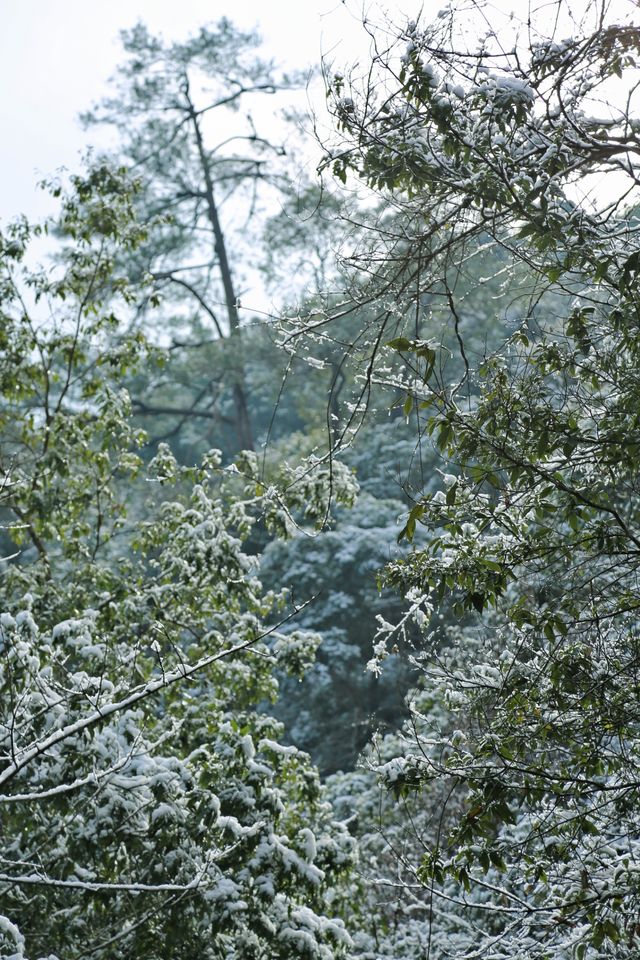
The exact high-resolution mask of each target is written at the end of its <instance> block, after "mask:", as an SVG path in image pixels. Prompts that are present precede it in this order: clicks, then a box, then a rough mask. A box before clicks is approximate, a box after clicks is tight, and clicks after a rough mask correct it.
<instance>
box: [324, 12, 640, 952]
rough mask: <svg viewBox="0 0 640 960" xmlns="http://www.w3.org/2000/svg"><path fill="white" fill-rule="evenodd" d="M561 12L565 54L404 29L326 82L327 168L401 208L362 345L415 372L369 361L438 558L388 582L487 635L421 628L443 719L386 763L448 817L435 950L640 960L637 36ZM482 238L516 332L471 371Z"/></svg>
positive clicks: (422, 877)
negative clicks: (607, 175)
mask: <svg viewBox="0 0 640 960" xmlns="http://www.w3.org/2000/svg"><path fill="white" fill-rule="evenodd" d="M477 6H478V5H474V7H477ZM557 8H558V16H557V18H556V21H555V28H554V29H556V30H557V31H560V30H562V29H568V30H569V31H570V32H571V33H572V36H571V37H570V39H567V40H560V39H559V35H557V36H554V35H550V34H549V33H548V30H551V27H550V26H549V25H548V23H546V22H537V23H536V22H533V21H532V22H531V23H529V24H528V29H527V32H526V33H527V36H526V39H525V32H524V31H523V33H522V34H521V35H519V34H517V32H514V31H515V29H516V28H514V27H513V23H507V24H506V26H505V31H504V32H502V33H500V32H499V31H498V32H496V31H495V30H491V31H489V32H486V33H482V32H480V33H478V32H477V23H476V24H474V23H472V22H471V21H472V18H471V17H467V15H466V13H465V12H464V11H462V10H455V9H451V10H445V11H443V12H442V15H441V16H440V18H439V19H438V20H437V21H436V23H435V25H433V26H429V27H425V28H421V27H420V26H418V25H417V24H415V23H412V24H409V25H408V27H407V28H406V30H405V31H403V35H402V36H401V37H400V38H399V43H400V44H402V45H404V44H406V48H405V51H404V53H402V55H401V56H400V54H399V53H398V54H397V59H396V52H397V47H396V48H395V49H394V48H391V53H387V55H386V57H387V59H386V61H383V57H382V55H380V56H379V57H377V58H376V60H375V62H374V64H373V68H372V72H371V73H370V75H369V77H368V78H367V86H366V89H365V90H364V91H362V92H361V93H360V92H359V91H358V90H357V88H356V86H355V84H354V85H353V86H352V88H351V89H350V90H349V91H348V92H349V93H350V94H351V96H349V97H345V96H344V93H345V80H344V78H342V77H340V78H338V86H337V88H336V100H335V111H336V115H337V119H338V121H339V124H340V126H341V129H342V131H343V133H344V135H345V139H344V141H343V142H342V144H341V145H340V149H339V150H338V151H336V150H334V151H333V153H332V156H331V157H330V159H329V161H328V162H330V163H332V164H333V165H334V167H335V166H336V164H337V167H338V169H337V173H338V175H340V176H345V177H346V175H347V173H348V172H349V171H353V172H354V173H356V174H357V175H358V176H359V177H360V178H363V179H364V180H365V181H366V183H367V184H368V185H369V186H371V187H373V188H374V189H376V190H378V191H382V195H383V196H384V198H385V200H386V202H387V203H388V204H389V205H390V206H391V207H395V209H396V210H397V211H398V212H399V213H400V212H401V214H402V217H403V221H402V224H403V230H402V231H400V230H398V231H397V232H396V233H395V234H393V232H392V231H391V230H390V231H388V232H386V233H385V234H384V235H383V234H382V233H381V235H380V237H379V240H378V243H379V248H381V249H385V250H386V251H387V256H386V260H385V264H384V269H383V270H382V271H381V272H379V274H378V276H377V278H376V279H375V282H374V284H373V287H372V293H371V296H372V297H380V295H381V292H384V291H385V289H387V290H390V291H395V303H394V305H393V307H391V306H387V305H386V304H385V301H384V300H382V299H380V301H379V302H380V304H381V307H382V309H381V321H380V323H379V325H378V328H377V330H376V331H375V334H371V335H370V340H371V342H373V341H374V338H378V340H379V341H383V340H384V339H385V336H384V332H385V330H387V329H389V327H392V328H393V330H394V337H393V339H390V337H389V336H388V335H387V336H386V340H387V341H388V342H389V341H390V342H389V346H388V350H390V351H391V352H393V353H394V354H398V353H400V355H401V356H402V357H404V358H405V360H406V375H405V377H404V379H402V378H401V377H399V376H398V375H397V374H394V373H393V369H392V367H390V366H387V367H386V369H385V367H384V366H383V360H382V358H383V356H384V354H383V351H380V357H381V360H380V361H379V362H378V365H377V371H378V373H377V376H378V378H379V379H386V381H387V382H388V383H389V385H390V386H391V387H393V388H394V389H396V390H397V389H399V388H400V387H404V390H405V392H406V395H407V407H406V410H407V413H409V412H410V411H411V410H413V409H414V408H415V409H416V410H417V412H418V417H417V420H416V422H417V424H418V426H419V429H420V431H421V434H422V436H423V437H424V438H425V442H426V440H427V438H428V437H429V436H431V437H432V438H433V441H434V442H435V445H436V447H437V448H438V449H439V450H440V451H441V453H442V455H443V457H445V458H448V459H449V460H450V462H451V464H452V466H451V469H450V472H448V473H447V475H445V476H444V482H443V484H442V488H441V489H440V490H438V491H436V492H435V493H433V492H431V491H429V492H425V494H423V495H417V496H416V497H415V504H414V507H413V509H412V510H411V512H410V514H409V517H408V522H407V524H406V526H405V530H404V534H405V536H406V537H407V538H408V539H409V540H411V539H412V538H413V537H414V536H415V534H416V531H417V530H418V529H419V528H420V527H424V528H425V529H426V531H427V543H426V545H423V544H422V543H419V544H416V546H415V549H414V551H413V552H412V554H411V555H409V556H408V557H406V558H398V559H397V560H395V561H393V562H392V563H391V565H390V566H389V568H388V581H389V582H390V583H392V584H395V585H396V586H397V587H399V588H400V589H401V590H402V591H403V593H404V594H405V595H406V596H408V597H409V598H410V599H411V603H412V609H413V610H414V612H415V611H416V610H419V609H420V608H422V610H423V611H424V613H425V616H426V615H427V614H428V613H429V612H430V610H431V608H432V606H434V605H435V606H436V607H438V606H441V605H442V603H443V602H445V600H447V598H448V599H449V600H450V602H452V603H453V604H455V605H456V607H457V610H458V613H459V615H460V616H461V617H463V618H467V619H468V618H473V617H476V618H478V617H482V621H481V623H482V627H481V629H480V634H479V636H480V637H481V642H473V640H472V635H471V633H470V632H469V630H466V631H465V632H463V634H462V636H461V637H459V638H458V640H457V645H456V647H452V646H451V643H450V642H449V643H447V642H446V641H442V640H441V638H440V637H438V636H435V637H434V639H433V652H432V655H431V656H430V657H428V658H426V659H423V660H422V661H421V668H422V671H423V674H424V682H425V684H427V689H428V690H429V693H430V696H431V695H434V696H436V697H437V699H438V701H439V703H440V705H441V706H442V708H446V710H447V712H448V714H449V716H450V717H451V718H452V721H453V722H451V723H447V724H445V725H444V727H443V728H442V729H441V730H440V731H439V732H438V733H437V735H431V736H425V735H424V733H423V732H422V731H421V730H420V729H419V719H420V718H419V713H418V715H417V718H416V724H415V725H414V728H413V730H414V732H413V737H412V740H413V746H412V747H411V748H407V747H405V748H403V752H402V754H399V755H398V757H397V758H395V760H394V761H393V762H392V763H390V764H388V765H386V766H385V767H383V768H382V769H381V773H382V776H383V779H385V780H386V782H387V783H388V784H389V786H391V787H393V788H394V789H396V790H398V789H399V788H401V790H402V791H404V790H415V789H425V790H426V791H427V796H434V794H433V793H430V791H433V790H439V789H441V787H442V785H443V784H449V785H450V790H449V792H448V794H447V796H448V798H449V799H447V801H446V802H444V803H443V805H442V808H443V811H444V812H443V821H442V822H443V825H446V823H447V811H448V810H450V809H451V808H452V805H454V807H455V805H458V806H457V807H455V808H456V809H458V810H459V818H458V821H457V822H456V823H453V824H451V825H450V828H449V829H443V830H442V831H441V832H439V833H437V835H433V834H432V835H431V836H429V833H428V832H427V831H426V832H425V836H424V837H423V839H424V842H425V846H426V848H427V850H426V852H423V853H420V852H419V851H418V850H417V849H416V853H415V854H414V856H415V860H414V861H413V869H414V876H413V881H412V882H413V884H414V885H415V884H416V883H417V884H419V885H421V886H422V887H423V889H424V890H425V891H427V892H428V894H429V899H430V902H431V904H432V905H433V904H435V903H437V904H438V909H437V910H436V909H435V907H433V906H432V907H430V909H429V915H428V923H429V924H430V929H431V932H430V934H429V944H430V949H431V950H432V955H438V956H440V955H441V956H445V955H447V956H451V955H453V956H456V957H460V958H462V957H472V956H473V957H475V956H478V955H480V954H482V955H483V956H486V957H491V958H492V960H503V958H504V960H507V958H509V960H511V958H513V957H514V956H522V957H526V958H527V960H533V958H540V960H542V958H547V957H551V956H553V957H577V958H583V957H596V956H597V957H616V958H627V957H629V958H630V957H632V956H635V955H636V954H637V952H638V948H639V940H638V937H639V935H640V933H639V930H638V926H637V916H638V906H639V896H640V888H639V887H638V863H639V860H638V857H639V854H640V851H639V849H638V843H637V836H638V825H639V821H640V808H639V807H638V801H637V783H638V774H639V767H638V761H639V759H640V758H639V757H638V730H639V723H640V698H639V696H638V668H639V665H640V661H639V659H638V654H639V648H638V626H637V610H638V603H639V598H638V545H639V542H640V541H639V534H638V530H639V529H640V497H639V494H640V490H639V489H638V479H637V452H638V437H637V427H638V415H637V411H638V409H639V404H640V394H639V387H640V381H639V380H638V374H637V371H638V360H639V354H638V351H639V347H640V342H639V339H638V329H639V327H638V320H639V315H638V298H637V273H638V271H637V264H638V253H637V249H636V248H637V246H638V228H637V216H636V212H635V209H634V207H633V205H632V204H633V200H634V196H635V195H634V189H635V187H636V185H637V182H638V161H637V157H638V140H637V129H638V121H637V117H636V115H635V114H634V112H633V111H634V90H635V88H633V87H632V84H631V83H628V84H627V86H626V87H625V92H624V95H620V96H618V95H617V94H616V87H615V84H617V83H619V82H620V74H622V81H623V83H624V81H625V76H626V75H625V69H627V68H632V67H634V66H635V64H636V63H637V59H638V46H639V41H638V37H639V34H638V29H637V26H635V25H633V24H631V23H630V24H619V23H617V24H613V23H609V22H607V20H606V18H605V11H604V6H603V5H601V4H599V3H594V4H590V5H589V6H588V9H587V10H586V12H584V16H583V18H582V22H581V23H576V22H572V21H571V20H570V19H569V18H570V16H571V8H570V5H569V4H565V3H559V4H557ZM478 9H479V10H480V13H481V15H482V7H481V6H479V7H478ZM563 18H567V19H563ZM512 34H513V35H512ZM378 49H382V46H381V45H380V46H379V47H378ZM629 90H631V92H629ZM598 98H606V103H607V107H606V115H605V116H604V117H603V110H602V104H601V103H600V104H599V107H600V109H598V107H597V106H596V101H597V100H598ZM336 157H337V159H336ZM614 170H616V171H619V172H620V173H621V174H622V173H624V175H625V176H626V178H627V180H626V183H625V184H624V185H623V186H622V187H621V189H620V193H619V195H618V198H617V199H616V200H615V201H611V202H603V203H602V204H601V206H600V207H599V206H598V205H597V204H596V203H592V202H590V201H589V199H588V197H586V196H581V195H580V193H579V192H578V184H579V183H588V182H589V180H588V178H589V177H591V176H592V175H595V174H600V173H602V172H603V171H614ZM629 200H631V202H629ZM389 222H391V221H389ZM491 248H494V249H497V250H500V251H501V253H500V257H501V259H502V264H501V265H499V266H498V268H497V270H496V275H495V277H494V281H493V282H500V283H501V284H502V298H503V299H502V302H505V301H507V303H508V310H506V309H505V319H506V320H507V322H508V323H509V324H510V325H511V328H510V329H509V326H507V325H506V324H505V327H504V329H503V334H502V336H501V337H499V338H498V339H497V341H496V342H493V343H487V346H486V348H485V350H484V355H478V354H477V353H476V352H475V351H473V352H472V351H469V350H468V349H467V347H468V343H469V337H468V336H467V333H466V331H467V329H468V327H469V326H470V323H469V321H471V320H473V312H472V311H469V309H468V304H469V301H468V290H469V283H470V282H471V285H473V282H474V281H473V277H472V275H471V272H470V270H469V264H470V263H472V262H473V260H474V258H476V257H477V256H478V255H479V253H480V252H481V251H482V250H486V249H491ZM400 260H402V268H400V267H399V266H397V265H398V263H399V262H400ZM363 267H364V269H366V270H368V271H369V272H370V269H371V268H370V264H367V263H364V264H363ZM483 281H484V278H479V281H478V279H476V281H475V285H476V286H478V285H482V283H483ZM436 297H439V298H440V302H441V304H442V307H441V309H440V310H439V311H437V312H436V311H433V310H431V309H428V305H429V303H430V301H432V300H433V299H434V298H436ZM390 299H391V297H390V296H389V295H387V301H388V300H390ZM500 309H503V308H502V307H501V308H500ZM403 322H404V324H405V327H406V329H405V330H404V331H403V330H401V331H400V333H401V334H402V336H398V329H397V328H398V326H402V323H403ZM439 324H440V325H441V326H440V327H439ZM442 327H445V328H446V331H443V330H442ZM447 342H449V343H451V344H454V345H455V344H456V342H457V345H458V348H459V350H458V353H459V360H458V361H457V362H456V364H454V365H452V364H451V363H450V362H448V358H447V356H446V355H445V352H444V351H443V349H442V346H443V345H445V344H446V343H447ZM369 375H370V376H371V377H375V376H376V373H375V372H371V371H370V372H369ZM395 630H396V628H395V627H393V626H392V625H387V626H386V627H384V632H385V633H386V634H387V635H388V636H389V637H390V636H392V635H393V634H394V631H395ZM383 641H384V638H382V640H381V641H380V642H381V643H383ZM425 802H427V803H428V802H429V801H428V799H427V800H426V801H425ZM407 884H408V881H407ZM447 904H449V907H448V909H447ZM443 914H444V915H446V916H443ZM443 931H444V932H445V933H446V934H447V935H446V937H443Z"/></svg>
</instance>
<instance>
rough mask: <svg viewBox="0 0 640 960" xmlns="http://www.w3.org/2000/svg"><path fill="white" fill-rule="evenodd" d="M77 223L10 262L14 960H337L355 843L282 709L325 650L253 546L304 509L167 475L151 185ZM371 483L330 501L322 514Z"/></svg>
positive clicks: (216, 460)
mask: <svg viewBox="0 0 640 960" xmlns="http://www.w3.org/2000/svg"><path fill="white" fill-rule="evenodd" d="M62 205H63V206H62V215H61V217H60V219H59V221H58V230H59V231H60V232H61V233H62V235H63V237H66V240H67V246H66V252H65V253H64V255H63V258H62V260H61V262H60V263H59V264H58V266H57V267H56V268H55V269H53V270H51V269H49V270H40V269H31V268H29V267H28V266H27V265H26V261H25V260H24V254H25V250H26V249H27V247H28V241H29V238H30V228H29V227H28V226H27V225H26V224H25V223H20V224H18V225H17V226H16V227H15V228H12V229H10V230H9V232H8V234H7V235H6V236H3V237H2V241H1V243H2V250H3V258H2V275H1V278H0V282H1V284H2V290H3V314H2V321H3V323H2V327H3V332H2V337H3V352H2V359H1V360H0V378H1V384H2V412H1V416H2V431H3V440H4V441H5V442H4V443H3V447H2V463H1V470H2V475H3V477H4V478H5V479H4V482H3V487H2V511H3V521H4V523H3V527H4V530H3V538H4V542H5V544H6V546H7V550H6V551H5V556H6V559H5V560H4V570H3V574H4V577H3V581H2V586H1V588H0V597H1V606H2V611H3V612H2V617H1V621H0V647H1V650H2V665H1V669H0V691H1V698H0V699H1V701H2V710H1V711H0V784H1V787H2V792H1V794H0V810H1V814H0V816H1V821H2V844H1V850H0V887H1V889H2V897H1V900H2V917H1V919H0V952H2V954H3V956H5V955H6V956H9V955H10V956H15V957H20V958H27V957H31V958H35V957H44V956H47V957H54V956H59V957H65V958H68V957H83V958H84V957H87V956H96V957H105V958H106V957H109V958H113V957H131V956H136V957H140V958H143V957H148V958H150V960H151V958H158V957H160V956H165V955H166V953H167V950H169V952H176V951H177V952H179V953H184V952H185V951H186V952H187V953H189V954H194V955H195V954H196V953H197V954H198V955H199V956H202V957H211V958H221V957H225V958H230V957H238V958H240V957H242V958H246V957H255V958H261V957H266V956H268V957H280V958H283V960H284V958H293V957H308V958H317V960H331V958H334V957H337V956H339V955H341V954H342V953H343V952H344V951H345V950H346V949H347V947H348V944H349V938H348V936H347V934H346V931H345V928H344V925H343V923H342V922H341V921H340V920H338V919H336V917H337V916H338V915H339V913H340V912H341V909H342V908H341V903H340V898H341V893H340V889H341V883H342V881H341V877H342V876H343V875H344V874H345V873H346V872H348V869H349V864H350V861H351V856H352V841H351V839H350V837H349V836H348V834H347V833H346V831H345V829H344V827H342V826H341V825H339V824H338V823H336V822H335V821H334V819H333V817H332V812H331V809H330V807H329V806H328V804H327V803H326V801H325V799H324V796H323V791H322V789H321V786H320V783H319V779H318V774H317V771H316V770H315V768H314V767H313V765H312V764H311V762H310V760H309V758H308V756H307V755H306V754H304V753H302V752H301V751H299V750H298V749H297V748H295V747H292V746H282V745H281V742H280V741H281V737H282V725H281V724H280V723H279V722H277V721H276V720H274V719H272V718H271V717H269V716H268V715H267V714H266V713H265V712H258V711H257V710H256V706H257V705H258V704H264V703H265V702H266V701H269V700H272V699H274V698H275V696H276V695H277V683H276V681H275V679H274V670H275V669H276V668H278V669H281V670H283V669H287V668H292V669H294V670H298V669H299V668H300V666H301V665H302V666H304V665H306V664H308V663H309V662H310V661H311V660H312V658H313V651H314V648H315V646H316V644H317V640H318V638H317V636H316V635H314V634H311V633H309V632H308V631H301V630H297V631H296V630H294V631H291V630H288V631H286V632H284V631H283V630H282V629H281V626H282V622H285V623H286V622H287V621H288V619H289V615H288V614H287V613H286V610H285V599H286V598H285V596H284V595H283V594H282V592H279V593H275V592H273V591H265V590H264V589H263V588H262V586H261V584H260V582H259V580H258V579H257V576H256V558H255V557H251V556H249V555H248V554H247V553H246V552H245V551H244V549H243V543H244V541H246V540H247V538H248V536H249V534H250V532H251V529H252V526H253V523H254V522H255V519H256V517H257V516H258V515H260V514H261V512H262V513H265V512H266V513H267V514H268V515H269V517H271V519H272V522H273V523H274V524H275V523H276V521H277V520H278V518H281V519H280V525H281V526H282V525H283V524H285V523H286V522H290V518H291V517H292V516H293V515H294V513H295V511H296V509H297V504H298V501H299V500H300V496H301V494H299V493H298V491H297V488H295V484H294V485H293V487H292V489H294V488H295V490H294V493H293V495H292V496H291V497H290V498H289V500H287V494H286V491H285V492H284V493H282V492H279V491H278V490H277V488H276V487H275V486H274V487H273V490H271V491H269V490H261V491H257V490H256V480H255V477H254V476H253V475H252V469H251V468H252V466H255V464H254V463H253V461H252V460H251V455H249V457H248V459H247V458H245V460H244V461H243V460H241V461H239V463H238V465H235V466H234V468H233V469H228V468H223V467H222V464H221V458H220V455H219V454H218V453H216V452H215V451H214V452H212V453H210V454H209V455H208V456H207V457H205V458H204V460H203V462H202V464H201V465H199V466H198V467H194V468H181V467H179V465H178V464H177V463H176V461H175V459H174V458H173V456H172V454H171V453H170V451H169V450H168V448H167V447H160V449H159V450H158V453H157V456H156V457H155V458H154V460H153V461H152V462H151V464H149V465H148V467H147V468H146V469H143V468H142V461H141V459H140V456H139V452H138V451H139V446H140V444H141V442H142V441H143V436H142V435H141V434H140V432H139V431H137V430H136V429H134V428H133V427H132V424H131V415H130V402H129V398H128V395H127V393H126V391H125V390H124V389H122V387H121V378H122V376H123V375H124V373H125V372H126V371H128V370H130V369H131V368H135V367H136V365H139V363H140V359H141V358H142V357H144V356H146V346H145V343H144V341H143V339H142V337H141V336H139V335H134V336H127V335H123V334H121V332H120V331H121V327H122V325H121V323H120V322H119V319H118V312H119V309H121V310H122V312H123V313H125V314H126V308H127V306H128V304H129V303H130V302H131V300H132V298H133V296H138V294H139V291H131V288H130V287H129V285H128V284H127V282H126V281H125V280H123V279H122V278H121V277H120V276H119V272H118V269H117V264H118V263H121V262H122V255H123V253H125V252H126V250H127V249H128V248H129V246H130V244H134V243H137V242H139V241H140V239H141V235H140V233H139V231H138V228H137V227H136V225H135V220H134V219H132V205H131V195H130V190H129V187H128V185H127V182H126V178H125V177H124V176H123V175H122V173H121V172H119V171H114V170H112V169H111V168H109V167H105V166H101V167H98V168H96V169H95V170H93V171H91V172H90V174H89V175H88V176H87V177H86V178H77V179H74V180H73V182H72V184H71V189H70V192H69V193H68V194H64V193H63V195H62ZM245 461H246V462H245ZM243 471H244V475H243ZM294 473H295V471H294ZM306 476H307V474H306V473H305V477H306ZM310 476H311V475H310ZM350 476H351V475H350V473H348V472H347V473H345V474H344V483H343V484H342V485H341V484H340V482H339V481H340V474H339V471H337V472H336V473H334V476H333V478H332V479H333V488H332V490H331V493H329V491H328V490H327V489H326V488H327V483H326V482H324V483H323V482H320V481H318V480H317V478H315V477H313V481H312V480H311V479H308V481H307V483H306V486H305V491H304V500H305V504H306V506H307V508H308V509H307V512H308V513H313V514H314V516H315V515H322V513H323V512H326V509H327V502H328V499H329V497H330V495H332V496H334V497H335V496H340V495H344V497H346V498H349V497H351V496H352V495H353V482H352V480H351V479H350ZM296 479H300V478H299V477H297V476H294V477H290V480H291V481H293V480H296ZM138 481H140V482H138ZM140 487H142V489H143V490H146V492H147V493H148V494H149V497H147V503H146V505H144V506H143V504H144V500H145V497H144V495H142V493H141V492H140ZM342 487H343V488H344V489H342ZM296 498H297V499H296ZM128 505H133V508H132V509H130V510H129V511H128V510H127V506H128ZM278 620H280V621H281V625H280V626H278Z"/></svg>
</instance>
